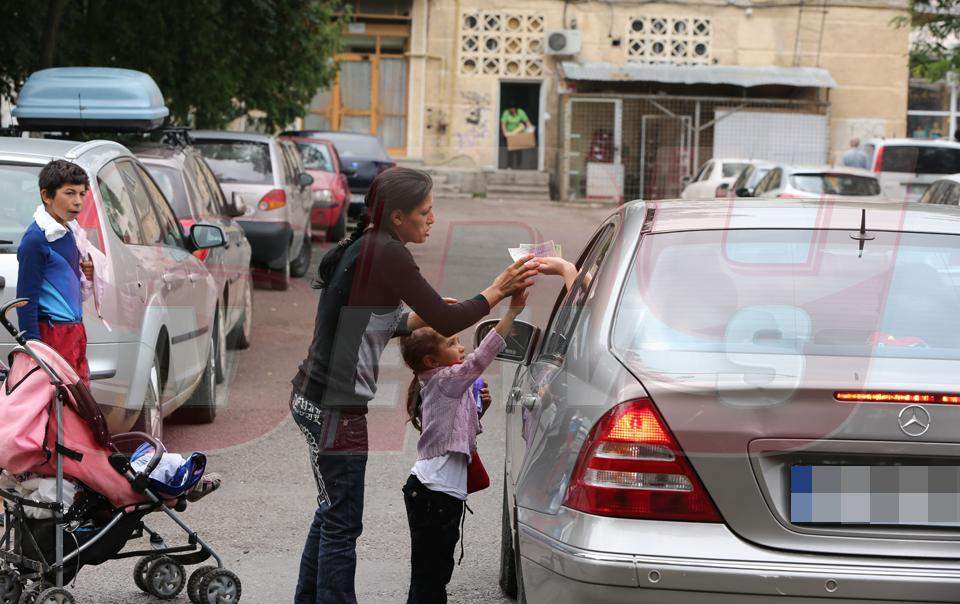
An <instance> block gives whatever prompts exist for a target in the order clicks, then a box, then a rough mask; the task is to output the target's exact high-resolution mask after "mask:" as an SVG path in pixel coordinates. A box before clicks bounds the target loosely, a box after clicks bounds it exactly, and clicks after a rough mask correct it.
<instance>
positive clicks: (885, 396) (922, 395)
mask: <svg viewBox="0 0 960 604" xmlns="http://www.w3.org/2000/svg"><path fill="white" fill-rule="evenodd" d="M833 398H835V399H837V400H838V401H840V402H843V403H928V404H931V405H938V404H939V405H955V404H958V403H960V395H957V394H935V393H931V392H856V391H853V392H844V391H840V392H834V393H833Z"/></svg>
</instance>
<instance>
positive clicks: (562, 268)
mask: <svg viewBox="0 0 960 604" xmlns="http://www.w3.org/2000/svg"><path fill="white" fill-rule="evenodd" d="M537 260H538V261H539V262H540V272H541V273H543V274H544V275H560V276H561V277H563V282H564V284H565V285H566V286H567V289H570V287H571V286H572V285H573V282H574V280H576V278H577V267H576V266H574V264H573V263H572V262H567V261H566V260H564V259H563V258H560V257H559V256H548V257H543V258H537Z"/></svg>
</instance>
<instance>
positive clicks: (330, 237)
mask: <svg viewBox="0 0 960 604" xmlns="http://www.w3.org/2000/svg"><path fill="white" fill-rule="evenodd" d="M346 236H347V204H346V203H344V204H343V207H341V208H340V217H339V218H337V222H336V224H334V225H333V226H331V227H330V228H328V229H327V241H340V240H341V239H343V238H344V237H346Z"/></svg>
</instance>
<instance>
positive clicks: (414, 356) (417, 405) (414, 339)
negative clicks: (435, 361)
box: [400, 327, 443, 432]
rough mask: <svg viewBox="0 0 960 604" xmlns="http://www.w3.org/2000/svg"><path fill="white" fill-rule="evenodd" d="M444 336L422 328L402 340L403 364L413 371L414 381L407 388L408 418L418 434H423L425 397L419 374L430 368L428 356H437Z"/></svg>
mask: <svg viewBox="0 0 960 604" xmlns="http://www.w3.org/2000/svg"><path fill="white" fill-rule="evenodd" d="M441 342H443V336H441V335H440V334H439V333H437V332H436V331H434V330H433V329H432V328H430V327H421V328H420V329H417V330H414V332H413V333H411V334H410V335H408V336H403V337H402V338H400V354H401V355H402V356H403V362H404V363H406V364H407V367H409V368H410V369H411V370H413V380H412V381H411V382H410V386H409V387H408V388H407V417H408V418H409V421H410V423H411V424H413V427H414V428H416V429H417V431H418V432H422V431H423V430H422V426H421V424H420V419H421V412H420V409H421V408H422V407H423V397H421V396H420V378H418V377H417V374H419V373H423V372H424V371H426V370H428V369H429V367H427V366H426V364H425V363H424V359H426V357H427V355H430V354H436V352H437V349H438V348H439V347H440V343H441Z"/></svg>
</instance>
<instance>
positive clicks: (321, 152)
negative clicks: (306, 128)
mask: <svg viewBox="0 0 960 604" xmlns="http://www.w3.org/2000/svg"><path fill="white" fill-rule="evenodd" d="M297 148H298V149H300V156H301V157H303V167H304V168H306V169H307V170H322V171H324V172H333V157H331V156H330V149H328V148H327V146H326V145H321V144H320V143H307V142H304V141H297Z"/></svg>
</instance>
